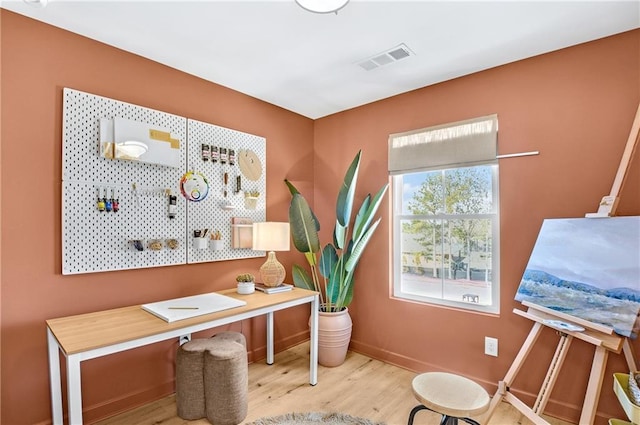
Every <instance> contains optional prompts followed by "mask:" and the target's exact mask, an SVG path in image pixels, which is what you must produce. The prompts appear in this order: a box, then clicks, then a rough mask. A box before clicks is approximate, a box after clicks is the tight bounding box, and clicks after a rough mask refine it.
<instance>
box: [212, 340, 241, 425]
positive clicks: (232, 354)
mask: <svg viewBox="0 0 640 425" xmlns="http://www.w3.org/2000/svg"><path fill="white" fill-rule="evenodd" d="M211 342H212V344H211V345H210V346H209V347H208V348H207V350H206V351H205V352H204V394H205V398H206V400H205V410H206V414H207V419H208V420H209V422H211V423H212V424H213V425H237V424H239V423H240V422H242V421H243V420H244V418H245V417H246V416H247V410H248V407H249V402H248V396H247V392H248V389H249V369H248V366H247V351H246V349H245V347H244V345H242V344H241V343H238V342H236V341H234V340H233V338H227V337H219V338H216V337H214V338H211Z"/></svg>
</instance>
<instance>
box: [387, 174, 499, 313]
mask: <svg viewBox="0 0 640 425" xmlns="http://www.w3.org/2000/svg"><path fill="white" fill-rule="evenodd" d="M472 166H473V165H472ZM491 167H492V170H491V179H492V196H493V199H492V202H493V205H494V212H492V213H483V214H465V215H457V214H434V215H414V214H402V195H403V187H402V186H403V180H402V177H403V175H404V174H396V175H394V176H391V188H392V199H393V208H392V216H393V217H392V234H393V236H392V240H393V251H392V252H393V253H392V261H393V264H392V265H391V267H392V270H393V296H394V297H395V298H398V299H406V300H411V301H418V302H422V303H426V304H435V305H441V306H446V307H454V308H460V309H464V310H471V311H478V312H483V313H490V314H499V313H500V208H499V205H500V204H499V190H498V173H499V170H498V165H497V164H494V165H491ZM455 168H465V167H455ZM449 169H451V168H449ZM442 170H446V169H442ZM430 171H441V170H430ZM406 174H410V173H406ZM420 219H424V220H456V219H490V220H491V230H492V232H491V238H492V244H491V304H490V305H479V304H475V303H469V302H463V301H454V300H446V299H442V298H434V297H429V296H424V295H418V294H415V293H411V292H405V291H403V290H402V248H401V245H402V228H401V226H402V221H403V220H420Z"/></svg>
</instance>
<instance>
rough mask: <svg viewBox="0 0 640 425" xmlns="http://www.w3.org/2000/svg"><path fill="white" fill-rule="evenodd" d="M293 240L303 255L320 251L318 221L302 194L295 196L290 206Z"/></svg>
mask: <svg viewBox="0 0 640 425" xmlns="http://www.w3.org/2000/svg"><path fill="white" fill-rule="evenodd" d="M289 223H290V225H291V238H292V239H293V244H294V245H295V247H296V249H297V250H298V251H300V252H302V253H308V252H312V253H315V252H318V251H320V239H319V238H318V231H317V229H316V220H315V219H314V216H313V213H312V211H311V208H310V207H309V204H308V203H307V200H306V199H304V197H303V196H302V195H301V194H300V193H295V194H293V197H292V198H291V204H290V205H289Z"/></svg>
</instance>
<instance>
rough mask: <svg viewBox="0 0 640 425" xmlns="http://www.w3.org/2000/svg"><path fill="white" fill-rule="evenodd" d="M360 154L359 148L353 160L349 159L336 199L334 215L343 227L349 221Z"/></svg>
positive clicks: (347, 225) (346, 225) (347, 224)
mask: <svg viewBox="0 0 640 425" xmlns="http://www.w3.org/2000/svg"><path fill="white" fill-rule="evenodd" d="M361 154H362V150H359V151H358V153H357V154H356V156H355V158H353V161H351V165H349V168H348V169H347V172H346V174H345V176H344V180H343V181H342V186H341V187H340V192H339V193H338V200H337V201H336V217H337V219H338V222H339V223H340V224H341V225H342V226H344V227H349V221H351V209H352V207H353V198H354V196H355V193H356V185H357V182H358V169H359V168H360V156H361Z"/></svg>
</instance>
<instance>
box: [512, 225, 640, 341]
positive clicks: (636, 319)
mask: <svg viewBox="0 0 640 425" xmlns="http://www.w3.org/2000/svg"><path fill="white" fill-rule="evenodd" d="M516 300H517V301H521V302H522V301H528V302H530V303H532V304H536V305H540V306H542V307H546V308H549V309H552V310H555V311H559V312H562V313H565V314H569V315H571V316H574V317H577V318H580V319H584V320H587V321H589V322H592V323H598V324H602V325H605V326H609V327H611V328H613V329H614V330H615V332H616V333H618V334H619V335H622V336H627V337H633V338H635V337H636V336H637V334H638V332H639V331H640V329H639V326H640V316H639V314H640V217H612V218H596V219H593V218H575V219H547V220H544V222H543V224H542V228H541V229H540V233H539V234H538V239H537V241H536V244H535V246H534V248H533V252H532V254H531V257H530V259H529V263H528V264H527V267H526V269H525V271H524V275H523V277H522V281H521V282H520V286H519V288H518V292H517V294H516Z"/></svg>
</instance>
